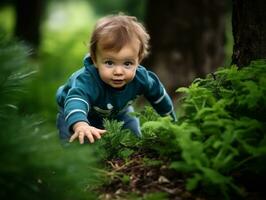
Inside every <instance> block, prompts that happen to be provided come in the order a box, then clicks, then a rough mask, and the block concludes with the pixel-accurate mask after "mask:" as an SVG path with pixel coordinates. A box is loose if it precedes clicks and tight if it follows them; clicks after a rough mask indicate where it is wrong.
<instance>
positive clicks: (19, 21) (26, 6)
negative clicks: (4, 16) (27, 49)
mask: <svg viewBox="0 0 266 200" xmlns="http://www.w3.org/2000/svg"><path fill="white" fill-rule="evenodd" d="M14 3H15V10H16V26H15V35H16V37H17V38H19V39H20V40H24V41H26V43H28V44H29V45H31V46H32V47H34V48H38V46H39V44H40V39H41V34H40V23H41V18H42V13H43V9H44V1H42V0H26V1H23V0H15V2H14Z"/></svg>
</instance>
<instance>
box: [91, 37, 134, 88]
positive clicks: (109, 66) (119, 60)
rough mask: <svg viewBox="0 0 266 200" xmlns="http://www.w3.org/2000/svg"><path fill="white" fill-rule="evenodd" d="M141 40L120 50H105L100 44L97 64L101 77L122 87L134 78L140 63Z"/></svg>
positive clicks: (113, 84) (95, 62)
mask: <svg viewBox="0 0 266 200" xmlns="http://www.w3.org/2000/svg"><path fill="white" fill-rule="evenodd" d="M138 53H139V42H134V43H133V42H132V43H129V44H127V45H125V46H124V47H122V48H121V50H120V51H118V52H116V51H114V50H104V49H102V48H101V47H100V45H98V48H97V51H96V61H94V64H95V66H96V67H97V68H98V71H99V74H100V77H101V79H102V80H103V81H104V82H105V83H106V84H108V85H110V86H111V87H113V88H117V89H118V88H122V87H123V86H125V85H126V84H127V83H129V82H130V81H132V80H133V78H134V77H135V74H136V69H137V67H138V65H139V56H138Z"/></svg>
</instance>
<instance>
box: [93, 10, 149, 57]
mask: <svg viewBox="0 0 266 200" xmlns="http://www.w3.org/2000/svg"><path fill="white" fill-rule="evenodd" d="M134 39H137V40H139V43H140V49H139V61H141V60H142V59H143V58H144V57H145V56H147V55H148V48H149V39H150V36H149V34H148V33H147V31H146V29H145V27H144V26H143V25H142V24H141V23H140V22H138V20H137V18H136V17H133V16H127V15H124V14H118V15H108V16H106V17H103V18H101V19H99V20H98V22H97V23H96V25H95V27H94V30H93V33H92V36H91V40H90V47H89V48H90V54H91V57H92V59H94V60H96V50H97V44H98V43H99V41H101V42H102V41H103V40H104V42H103V43H101V44H102V45H103V46H102V48H103V49H113V50H115V51H120V50H121V48H122V47H123V46H124V45H126V44H128V43H129V42H131V41H133V40H134Z"/></svg>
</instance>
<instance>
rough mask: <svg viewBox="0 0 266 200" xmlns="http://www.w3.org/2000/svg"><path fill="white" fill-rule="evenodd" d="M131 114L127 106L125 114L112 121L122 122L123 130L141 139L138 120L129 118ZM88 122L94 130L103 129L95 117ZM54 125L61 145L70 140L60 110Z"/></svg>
mask: <svg viewBox="0 0 266 200" xmlns="http://www.w3.org/2000/svg"><path fill="white" fill-rule="evenodd" d="M131 112H134V108H133V107H132V106H129V107H128V108H127V109H126V111H125V112H123V113H121V114H119V115H118V116H117V117H116V118H114V119H115V120H117V121H122V122H124V124H123V128H124V129H129V130H131V131H132V132H133V133H134V134H135V135H136V136H137V137H141V131H140V123H139V119H138V118H137V117H134V116H130V115H129V113H131ZM89 121H90V125H91V126H94V127H96V128H99V129H103V118H101V117H96V118H93V119H90V120H89ZM56 125H57V128H58V130H59V138H60V140H61V141H62V142H63V143H65V142H68V140H69V139H70V137H71V135H72V134H73V133H71V132H70V131H69V130H68V129H67V125H66V122H65V118H64V113H63V110H62V109H60V110H59V113H58V114H57V119H56ZM87 142H88V140H87Z"/></svg>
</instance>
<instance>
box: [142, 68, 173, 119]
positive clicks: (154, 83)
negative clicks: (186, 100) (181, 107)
mask: <svg viewBox="0 0 266 200" xmlns="http://www.w3.org/2000/svg"><path fill="white" fill-rule="evenodd" d="M144 79H145V90H144V96H145V97H146V98H147V100H148V101H149V102H150V104H151V105H152V107H153V108H154V109H155V110H156V112H157V113H158V114H159V115H161V116H170V117H171V118H172V119H173V121H177V117H176V114H175V110H174V106H173V102H172V100H171V98H170V96H169V95H168V94H167V92H166V90H165V88H164V86H163V85H162V83H161V82H160V80H159V78H158V77H157V76H156V75H155V74H154V73H153V72H150V71H146V73H145V75H144Z"/></svg>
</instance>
